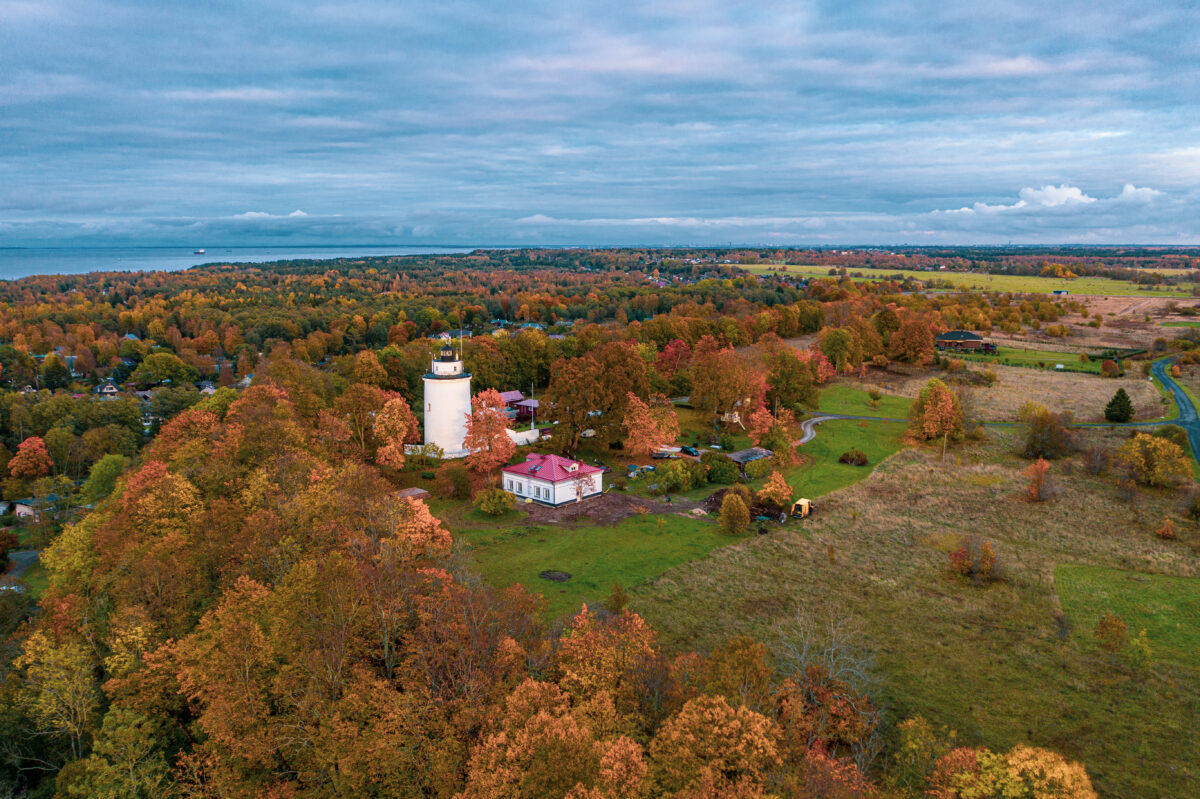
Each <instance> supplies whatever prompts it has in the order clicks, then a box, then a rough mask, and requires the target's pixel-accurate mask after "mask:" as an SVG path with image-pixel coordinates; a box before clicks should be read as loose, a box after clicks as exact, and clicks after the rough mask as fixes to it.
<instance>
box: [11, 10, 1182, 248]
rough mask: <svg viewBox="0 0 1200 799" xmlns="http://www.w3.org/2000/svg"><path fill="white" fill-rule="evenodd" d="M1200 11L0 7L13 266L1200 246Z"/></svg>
mask: <svg viewBox="0 0 1200 799" xmlns="http://www.w3.org/2000/svg"><path fill="white" fill-rule="evenodd" d="M1198 87H1200V5H1197V4H1196V3H1195V2H1191V0H1188V1H1186V2H1176V3H1158V2H1136V3H1135V2H1129V0H1124V2H1107V1H1106V0H1065V1H1064V2H1055V3H1047V2H1045V0H1037V1H1036V2H1023V1H1022V2H1016V1H1014V0H993V1H990V2H986V1H985V2H976V3H971V2H967V3H962V2H959V3H945V2H927V3H923V2H889V1H888V0H882V1H881V2H865V3H859V2H850V1H849V0H834V1H833V2H803V1H802V0H792V1H791V2H730V0H725V1H724V2H715V1H714V2H705V1H704V0H697V1H684V0H655V2H646V0H638V2H622V0H605V1H604V2H595V3H593V2H579V1H578V0H571V2H561V0H559V1H557V2H524V0H505V2H500V3H498V2H479V3H476V2H462V1H461V0H436V2H430V1H429V0H421V1H420V2H411V1H409V0H400V1H397V0H391V1H388V2H376V1H375V0H347V2H339V3H322V2H320V0H310V1H309V2H303V3H300V2H295V3H284V2H270V1H269V0H268V1H263V0H234V1H233V2H229V1H227V0H205V1H204V2H187V3H174V2H163V1H162V0H158V2H119V1H117V0H80V1H78V2H77V1H75V0H3V2H0V247H3V246H61V245H85V244H86V245H96V244H113V245H127V244H171V245H174V244H180V245H185V246H206V245H207V246H217V245H236V244H243V245H250V244H280V243H294V244H301V243H303V244H382V243H389V244H390V243H395V244H448V245H510V246H521V245H539V244H546V245H621V244H630V245H697V246H702V245H727V244H730V243H732V244H735V245H763V246H797V247H801V246H834V245H853V244H863V245H866V244H897V245H899V244H910V245H921V244H994V243H1001V244H1002V243H1007V242H1010V241H1011V242H1013V243H1030V244H1036V243H1046V244H1056V243H1078V244H1100V243H1144V244H1185V243H1200V225H1198V224H1197V220H1200V88H1198Z"/></svg>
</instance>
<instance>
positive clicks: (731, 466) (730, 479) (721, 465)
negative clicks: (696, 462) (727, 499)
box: [700, 452, 741, 485]
mask: <svg viewBox="0 0 1200 799" xmlns="http://www.w3.org/2000/svg"><path fill="white" fill-rule="evenodd" d="M700 462H701V463H702V464H704V465H705V466H707V467H708V482H710V483H720V484H722V485H729V484H731V483H736V482H737V479H738V476H739V475H740V474H741V472H740V471H739V470H738V465H737V464H736V463H734V462H733V460H732V459H731V458H730V457H729V456H728V455H724V454H722V453H720V452H706V453H704V454H703V455H701V456H700Z"/></svg>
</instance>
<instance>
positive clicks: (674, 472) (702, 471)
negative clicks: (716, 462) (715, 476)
mask: <svg viewBox="0 0 1200 799" xmlns="http://www.w3.org/2000/svg"><path fill="white" fill-rule="evenodd" d="M654 474H655V477H656V478H657V480H658V485H659V488H660V490H662V491H664V492H672V491H673V492H676V493H678V492H683V491H691V490H692V489H693V488H699V487H700V486H702V485H704V482H705V479H706V478H707V475H708V467H707V466H705V465H704V464H703V463H697V462H696V461H693V460H684V459H682V458H681V459H679V460H674V461H667V462H666V463H664V464H663V465H662V466H659V467H658V470H657V471H656V472H655V473H654Z"/></svg>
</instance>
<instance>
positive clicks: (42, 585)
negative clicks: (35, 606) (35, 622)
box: [21, 560, 50, 602]
mask: <svg viewBox="0 0 1200 799" xmlns="http://www.w3.org/2000/svg"><path fill="white" fill-rule="evenodd" d="M21 579H22V580H24V581H25V585H26V586H28V588H29V595H30V596H31V597H33V601H34V602H36V601H38V600H39V599H41V598H42V594H44V593H46V589H47V588H49V587H50V575H49V574H48V573H47V572H46V567H45V566H43V565H42V562H41V561H40V560H39V561H38V562H37V563H35V564H33V565H32V566H30V567H29V568H28V569H26V570H25V574H23V575H21Z"/></svg>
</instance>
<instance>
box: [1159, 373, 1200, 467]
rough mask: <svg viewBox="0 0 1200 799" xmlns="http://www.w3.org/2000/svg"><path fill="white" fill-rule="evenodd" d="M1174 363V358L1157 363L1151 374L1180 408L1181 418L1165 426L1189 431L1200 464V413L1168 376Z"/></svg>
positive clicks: (1193, 449) (1190, 440) (1190, 399)
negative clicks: (1167, 390)
mask: <svg viewBox="0 0 1200 799" xmlns="http://www.w3.org/2000/svg"><path fill="white" fill-rule="evenodd" d="M1174 361H1175V359H1174V358H1169V359H1164V360H1161V361H1155V362H1154V365H1153V366H1151V367H1150V373H1151V374H1153V375H1154V379H1155V380H1159V381H1161V382H1162V384H1163V385H1164V386H1166V387H1167V388H1168V389H1170V391H1171V395H1172V396H1173V397H1175V404H1176V405H1178V406H1179V418H1177V419H1172V420H1171V421H1170V422H1166V423H1165V424H1177V425H1179V426H1180V427H1182V428H1183V429H1184V430H1186V431H1187V437H1188V443H1190V444H1191V445H1192V457H1194V458H1196V460H1197V462H1200V413H1197V411H1196V404H1195V403H1194V402H1192V398H1191V397H1189V396H1188V394H1187V392H1186V391H1184V390H1183V387H1182V386H1180V385H1179V384H1178V383H1176V382H1175V380H1174V378H1172V377H1171V376H1170V375H1169V374H1167V367H1168V366H1171V365H1173V364H1174Z"/></svg>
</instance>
